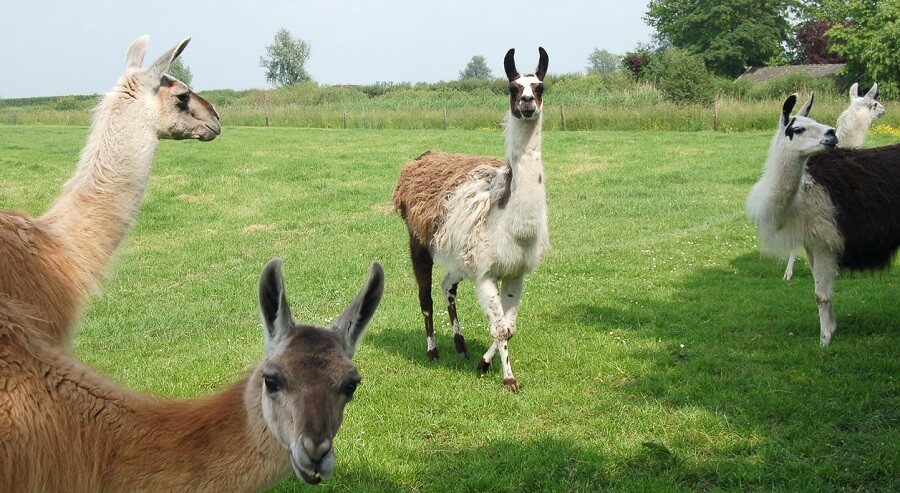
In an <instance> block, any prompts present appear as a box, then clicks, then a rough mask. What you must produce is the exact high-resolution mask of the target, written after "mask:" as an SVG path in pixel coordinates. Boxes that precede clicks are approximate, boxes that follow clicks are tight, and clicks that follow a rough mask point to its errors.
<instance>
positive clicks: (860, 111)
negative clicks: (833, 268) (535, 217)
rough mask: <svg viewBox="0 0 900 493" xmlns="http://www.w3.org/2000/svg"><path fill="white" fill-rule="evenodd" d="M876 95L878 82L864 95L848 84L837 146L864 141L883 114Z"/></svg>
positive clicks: (790, 267) (790, 266)
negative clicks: (846, 103)
mask: <svg viewBox="0 0 900 493" xmlns="http://www.w3.org/2000/svg"><path fill="white" fill-rule="evenodd" d="M876 97H878V84H877V83H875V84H873V85H872V88H871V89H869V92H867V93H866V94H865V95H864V96H862V97H860V95H859V84H858V83H853V85H852V86H850V106H848V107H847V109H846V110H844V111H843V112H842V113H841V114H840V116H838V119H837V130H836V133H837V139H838V144H837V146H838V147H839V148H841V149H858V148H860V147H862V146H863V144H864V143H865V141H866V134H867V133H868V132H869V127H871V126H872V123H874V122H875V120H877V119H878V118H879V117H880V116H881V115H883V114H884V106H882V105H881V103H879V102H878V101H876V100H875V98H876ZM798 249H799V245H797V247H795V248H794V250H793V251H791V255H790V256H789V257H788V263H787V268H786V269H785V270H784V280H786V281H789V280H791V278H792V277H794V264H795V263H796V261H797V250H798Z"/></svg>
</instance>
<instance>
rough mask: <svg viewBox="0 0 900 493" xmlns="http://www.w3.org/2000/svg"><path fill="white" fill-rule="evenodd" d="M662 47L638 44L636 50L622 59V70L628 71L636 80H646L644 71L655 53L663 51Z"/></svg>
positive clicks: (627, 53)
mask: <svg viewBox="0 0 900 493" xmlns="http://www.w3.org/2000/svg"><path fill="white" fill-rule="evenodd" d="M661 50H662V48H661V47H654V46H653V45H651V44H647V43H638V44H637V46H635V48H634V50H632V51H629V52H626V53H625V55H624V56H623V57H622V62H621V63H622V68H624V69H625V70H627V71H628V72H630V73H631V75H633V76H634V78H635V79H637V80H641V79H643V78H644V71H645V70H646V69H647V65H648V64H649V63H650V59H651V58H653V55H654V53H656V52H658V51H661Z"/></svg>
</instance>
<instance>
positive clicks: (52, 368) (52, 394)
mask: <svg viewBox="0 0 900 493" xmlns="http://www.w3.org/2000/svg"><path fill="white" fill-rule="evenodd" d="M383 292H384V271H383V269H382V268H381V266H380V265H379V264H378V263H377V262H373V263H372V267H371V270H370V273H369V279H368V281H367V283H366V284H365V286H364V287H363V288H362V289H361V290H360V292H359V294H358V295H357V296H356V297H355V298H354V299H353V300H352V301H351V302H350V303H349V304H348V305H347V307H346V308H345V309H344V311H343V313H342V314H341V315H340V316H339V317H338V319H337V321H336V322H335V324H334V326H333V327H331V328H328V329H325V328H321V327H316V326H312V325H298V324H297V323H296V322H294V320H293V318H292V317H291V312H290V308H289V306H288V301H287V297H286V295H285V288H284V280H283V277H282V273H281V261H280V260H279V259H274V260H272V261H271V262H269V264H268V265H267V266H266V267H265V269H264V270H263V272H262V275H261V277H260V282H259V301H260V311H261V314H262V317H261V318H262V325H263V336H264V340H265V358H264V359H263V361H262V362H260V363H259V364H258V365H257V366H256V368H255V369H253V370H252V371H251V372H250V374H249V375H248V376H247V377H245V378H243V379H242V380H240V381H239V382H237V383H234V384H232V385H231V386H229V387H228V388H227V389H225V390H224V391H221V392H220V393H217V394H214V395H211V396H207V397H204V398H199V399H195V400H172V399H162V398H156V397H148V396H144V395H140V394H137V393H135V392H132V391H130V390H128V389H126V388H123V387H121V386H119V385H117V384H115V383H113V382H111V381H110V380H108V379H106V378H104V377H103V376H101V375H100V374H98V373H96V372H95V371H94V370H92V369H91V368H89V367H87V366H85V365H83V364H81V363H79V362H77V361H75V360H74V359H72V358H71V357H69V356H68V355H66V354H65V352H64V350H63V349H62V348H60V347H58V346H55V345H52V344H51V343H49V342H48V341H47V340H46V339H44V338H43V337H41V336H39V335H37V334H35V333H34V331H33V330H32V328H31V327H29V324H30V323H31V320H32V317H30V316H29V313H28V312H29V310H31V309H32V308H29V307H28V305H25V304H23V303H20V302H18V301H16V300H10V299H9V298H8V297H4V296H2V295H0V491H259V490H261V489H264V488H267V487H270V486H271V485H272V484H274V483H275V482H276V481H278V480H280V479H282V478H283V477H285V476H287V475H288V474H290V472H291V471H293V472H294V474H295V475H296V476H297V477H298V478H300V479H302V480H303V481H305V482H306V483H310V484H316V483H319V482H321V481H323V480H326V479H328V478H329V477H330V476H331V474H332V472H333V468H334V463H335V452H334V447H333V443H332V442H333V440H334V437H335V434H336V433H337V431H338V429H339V428H340V426H341V423H342V421H343V414H344V407H345V406H346V405H347V403H348V402H349V401H350V400H351V399H352V397H353V393H354V391H355V389H356V387H357V386H358V385H359V383H360V381H361V377H360V375H359V372H358V371H357V368H356V365H355V364H354V363H353V361H352V357H353V354H354V352H355V350H356V346H357V344H358V342H359V340H360V338H361V337H362V335H363V333H364V332H365V330H366V326H367V325H368V324H369V322H370V321H371V319H372V316H373V315H374V313H375V310H376V308H377V307H378V304H379V302H380V300H381V297H382V294H383Z"/></svg>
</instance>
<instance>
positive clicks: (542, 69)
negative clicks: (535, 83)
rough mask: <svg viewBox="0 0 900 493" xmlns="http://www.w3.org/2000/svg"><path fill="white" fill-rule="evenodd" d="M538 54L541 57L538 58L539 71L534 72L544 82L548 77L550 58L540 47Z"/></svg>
mask: <svg viewBox="0 0 900 493" xmlns="http://www.w3.org/2000/svg"><path fill="white" fill-rule="evenodd" d="M538 54H539V55H540V57H539V58H538V66H537V70H536V71H535V72H534V75H535V77H537V78H538V79H540V80H541V81H543V80H544V76H545V75H547V66H548V65H549V64H550V57H549V56H547V52H546V51H544V49H543V48H541V47H540V46H539V47H538Z"/></svg>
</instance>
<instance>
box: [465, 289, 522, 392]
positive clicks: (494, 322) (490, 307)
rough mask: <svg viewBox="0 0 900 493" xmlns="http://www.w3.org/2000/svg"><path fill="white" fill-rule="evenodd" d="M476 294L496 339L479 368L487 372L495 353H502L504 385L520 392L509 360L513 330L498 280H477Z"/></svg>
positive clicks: (492, 334)
mask: <svg viewBox="0 0 900 493" xmlns="http://www.w3.org/2000/svg"><path fill="white" fill-rule="evenodd" d="M475 293H476V294H477V296H478V303H479V304H480V305H481V308H482V309H483V310H484V314H485V315H487V318H488V320H489V321H490V323H491V336H492V337H493V338H494V343H493V344H492V345H491V347H490V349H488V351H487V352H486V353H485V354H484V357H483V358H482V359H481V361H480V362H479V363H478V367H477V368H478V370H479V371H482V372H483V371H487V368H488V367H489V366H490V364H491V359H492V358H493V357H494V353H495V352H498V353H500V363H501V364H502V365H503V384H504V385H506V388H508V389H509V390H511V391H513V392H518V391H519V385H518V383H517V382H516V377H515V375H513V372H512V366H511V365H510V358H509V337H510V333H511V330H510V327H509V322H508V321H507V319H506V317H504V314H503V302H502V301H501V299H500V291H499V290H498V289H497V280H496V279H493V278H489V277H485V278H481V279H478V280H476V281H475Z"/></svg>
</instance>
